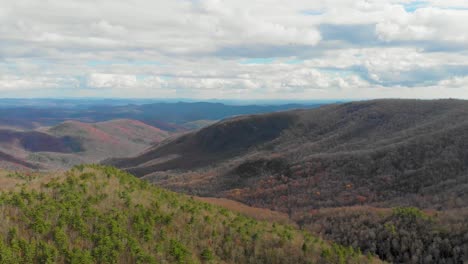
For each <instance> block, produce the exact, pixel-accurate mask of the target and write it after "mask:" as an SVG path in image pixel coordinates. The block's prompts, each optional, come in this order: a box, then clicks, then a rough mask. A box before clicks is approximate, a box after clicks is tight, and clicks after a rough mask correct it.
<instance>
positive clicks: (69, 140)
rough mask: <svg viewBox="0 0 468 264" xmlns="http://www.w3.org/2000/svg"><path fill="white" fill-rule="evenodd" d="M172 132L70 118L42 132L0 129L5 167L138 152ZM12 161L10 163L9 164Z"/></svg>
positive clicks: (62, 163) (129, 122) (74, 161)
mask: <svg viewBox="0 0 468 264" xmlns="http://www.w3.org/2000/svg"><path fill="white" fill-rule="evenodd" d="M168 136H169V132H166V131H163V130H161V129H159V128H156V127H152V126H149V125H147V124H144V123H142V122H140V121H136V120H124V119H118V120H112V121H106V122H100V123H83V122H78V121H67V122H64V123H62V124H59V125H57V126H55V127H52V128H42V129H40V130H39V131H16V130H0V151H2V152H4V153H5V155H8V156H9V158H8V157H7V156H5V155H3V156H1V157H0V160H2V161H3V162H4V163H5V164H4V165H5V166H3V168H15V167H16V168H18V169H23V168H26V169H27V168H35V169H37V168H42V169H50V168H63V167H70V166H73V165H76V164H82V163H91V162H99V161H101V160H103V159H107V158H110V157H126V156H132V155H135V154H136V153H138V152H141V151H143V150H144V149H146V148H148V147H149V146H151V145H153V144H155V143H157V142H160V141H162V140H163V139H165V138H166V137H168ZM7 162H8V164H7Z"/></svg>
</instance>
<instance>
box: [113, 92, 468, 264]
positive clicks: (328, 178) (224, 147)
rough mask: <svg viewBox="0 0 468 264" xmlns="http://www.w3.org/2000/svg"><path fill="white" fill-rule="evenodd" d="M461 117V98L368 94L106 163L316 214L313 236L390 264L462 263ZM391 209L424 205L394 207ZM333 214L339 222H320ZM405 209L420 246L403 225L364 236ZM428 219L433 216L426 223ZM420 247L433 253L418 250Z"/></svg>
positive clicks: (466, 170)
mask: <svg viewBox="0 0 468 264" xmlns="http://www.w3.org/2000/svg"><path fill="white" fill-rule="evenodd" d="M467 116H468V102H466V101H461V100H433V101H424V100H374V101H362V102H351V103H344V104H332V105H325V106H322V107H320V108H317V109H307V110H292V111H284V112H278V113H269V114H261V115H247V116H241V117H234V118H230V119H226V120H223V121H220V122H218V123H215V124H213V125H211V126H208V127H205V128H202V129H200V130H198V131H194V132H191V133H188V134H184V135H182V136H179V137H175V138H172V139H170V140H166V141H163V142H161V143H159V144H157V145H155V146H154V147H152V148H150V149H148V150H146V151H145V152H143V153H142V154H140V155H137V156H135V157H131V158H123V159H113V160H109V161H106V163H107V164H112V165H114V166H117V167H120V168H123V169H125V170H127V171H129V172H131V173H133V174H135V175H137V176H139V177H142V178H144V179H147V180H150V181H152V182H154V183H155V184H157V185H160V186H163V187H165V188H169V189H172V190H175V191H178V192H185V193H189V194H194V195H200V196H209V197H222V198H227V199H232V200H236V201H239V202H242V203H245V204H248V205H251V206H256V207H263V208H269V209H272V210H276V211H280V212H284V213H287V214H288V215H289V216H290V217H291V218H292V219H293V220H295V221H296V222H297V223H300V224H301V225H303V226H307V227H309V228H313V227H314V226H315V225H314V223H317V222H323V223H324V224H323V225H322V229H321V230H317V229H316V228H315V229H314V230H315V231H316V232H317V231H318V232H324V234H325V235H326V236H327V237H329V238H331V239H336V237H340V238H343V237H345V238H346V239H348V240H346V239H340V242H342V243H343V241H344V243H345V244H349V245H354V246H360V247H361V248H362V249H365V250H368V251H369V252H372V253H375V254H378V255H379V256H380V257H382V258H383V259H385V260H388V261H391V262H405V260H408V258H409V259H411V258H412V257H414V259H415V260H418V261H425V260H424V259H425V258H427V259H429V258H431V259H433V260H438V261H436V262H438V263H442V262H441V260H443V261H453V260H457V259H458V260H459V259H460V258H461V255H460V254H461V253H460V252H464V254H465V256H468V237H467V236H466V234H468V222H467V221H466V220H464V218H463V217H461V218H457V217H455V218H456V219H457V220H453V217H452V216H453V212H454V211H453V210H455V211H457V212H458V214H457V215H463V213H462V212H465V213H466V211H467V208H468V133H467V131H468V119H467ZM398 207H405V208H406V207H410V208H411V207H417V208H421V209H424V210H426V211H424V212H421V211H418V210H419V209H414V210H408V211H404V210H403V213H401V212H400V211H398V210H396V209H395V208H398ZM334 208H341V209H340V210H339V211H340V212H341V213H339V214H337V211H336V210H331V209H334ZM343 208H349V210H344V209H343ZM363 208H364V209H363ZM379 208H380V209H379ZM382 210H383V211H382ZM395 210H396V211H395ZM431 210H433V211H431ZM373 212H381V214H380V217H379V214H377V213H375V214H374V213H373ZM392 212H393V213H392ZM430 212H437V213H435V215H434V213H430ZM317 214H318V215H320V217H317ZM353 214H354V215H358V216H359V217H360V216H362V215H367V214H371V216H369V217H368V219H367V221H362V222H359V224H357V223H355V225H354V226H353V225H352V223H351V222H349V223H346V219H355V218H353V217H351V215H353ZM337 215H340V217H341V220H340V221H341V226H342V227H341V228H340V227H338V226H332V225H331V224H330V223H332V222H334V221H326V220H325V219H337ZM372 215H373V216H372ZM384 216H385V217H384ZM401 216H404V217H413V216H414V219H421V221H420V222H418V221H419V220H418V221H417V222H416V223H417V225H421V226H425V227H426V229H424V228H423V229H421V232H419V233H418V231H415V230H419V229H415V230H410V231H411V232H416V234H413V236H415V237H417V238H418V239H421V246H420V247H421V248H420V249H419V251H417V250H416V249H414V248H413V249H411V248H410V247H407V246H403V245H402V244H400V240H398V239H401V238H402V237H405V239H409V236H408V237H406V236H405V235H404V234H409V233H411V232H409V231H408V232H406V231H405V232H406V233H405V232H403V231H402V232H403V233H400V231H401V230H397V231H395V232H394V233H392V232H390V233H389V234H388V237H386V238H385V239H380V240H378V239H376V238H375V237H374V239H376V240H377V242H376V243H375V245H374V246H369V245H365V244H363V243H364V242H366V243H367V242H368V241H372V239H370V238H369V237H368V236H369V233H368V231H369V230H373V231H372V232H374V233H375V232H377V231H378V230H377V229H375V228H373V226H379V225H384V224H389V225H393V226H397V227H398V226H399V225H400V223H401V222H402V221H406V220H401V219H400V218H399V217H401ZM426 216H427V217H429V216H431V217H435V218H434V219H436V220H434V221H435V223H438V224H434V225H432V224H428V223H426V222H424V221H423V220H422V219H426ZM395 219H396V220H395ZM447 219H449V220H447ZM450 219H452V220H453V221H452V220H450ZM337 221H338V220H337ZM350 221H351V220H350ZM455 223H456V224H455ZM327 226H328V228H329V229H327V230H329V231H327V230H324V229H323V228H327ZM350 226H353V228H354V229H350V230H361V231H362V232H361V235H362V236H361V237H359V236H357V238H358V240H356V241H354V240H352V239H350V238H349V237H347V236H346V233H345V231H344V230H348V229H347V228H346V227H350ZM406 228H407V226H406ZM442 229H443V230H452V231H451V232H446V231H444V232H441V231H440V230H442ZM330 230H332V231H330ZM340 230H341V232H340ZM423 230H425V231H424V232H423ZM454 230H456V231H454ZM348 231H349V230H348ZM380 231H382V230H380ZM369 232H370V231H369ZM431 236H432V238H436V237H438V238H439V239H441V241H444V239H447V241H449V242H451V244H450V243H448V242H447V243H448V244H446V245H445V247H446V248H448V249H447V251H445V252H444V253H441V251H439V252H430V248H431V247H435V246H436V247H439V246H441V245H440V243H439V242H434V240H431V239H428V238H427V237H431ZM387 239H390V241H392V239H396V241H398V243H399V244H398V245H394V247H395V249H393V250H394V251H393V253H391V252H392V251H391V247H392V246H391V245H390V246H389V245H387V244H385V243H384V242H382V241H386V240H387ZM360 243H361V244H360ZM395 243H396V242H395ZM434 243H435V244H434ZM388 248H390V249H388ZM396 248H398V250H396ZM388 250H390V251H388ZM389 252H390V253H389ZM417 252H419V253H417ZM422 253H424V254H428V256H430V257H428V256H423V255H424V254H423V255H421V256H419V255H417V254H422ZM424 263H426V262H424ZM447 263H450V262H447Z"/></svg>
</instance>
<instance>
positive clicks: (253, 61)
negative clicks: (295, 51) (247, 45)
mask: <svg viewBox="0 0 468 264" xmlns="http://www.w3.org/2000/svg"><path fill="white" fill-rule="evenodd" d="M275 60H276V58H252V59H245V60H242V61H241V62H240V64H272V63H273V62H275Z"/></svg>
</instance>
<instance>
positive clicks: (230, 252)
mask: <svg viewBox="0 0 468 264" xmlns="http://www.w3.org/2000/svg"><path fill="white" fill-rule="evenodd" d="M0 182H1V183H2V184H1V185H0V210H1V214H2V216H3V219H4V221H2V223H1V224H0V262H1V263H379V261H378V260H376V259H373V258H371V257H363V256H362V255H360V254H359V253H358V252H356V251H354V250H352V249H350V248H345V247H341V246H338V245H336V244H329V243H326V242H324V241H322V240H321V239H319V238H317V237H314V236H312V235H310V234H308V233H306V232H304V231H299V230H297V229H294V228H293V227H291V226H284V225H280V224H272V223H267V222H257V221H255V220H253V219H251V218H247V217H244V216H242V215H240V214H237V213H233V212H231V211H228V210H226V209H223V208H221V207H217V206H212V205H209V204H207V203H203V202H199V201H196V200H194V199H193V198H191V197H188V196H184V195H180V194H175V193H172V192H169V191H166V190H162V189H159V188H156V187H153V186H151V185H150V184H148V183H147V182H145V181H141V180H138V179H137V178H135V177H133V176H131V175H129V174H126V173H124V172H122V171H119V170H117V169H114V168H111V167H102V166H95V165H90V166H78V167H75V168H73V169H72V170H70V171H68V172H65V173H55V174H54V173H48V174H44V173H29V174H18V173H6V172H1V173H0Z"/></svg>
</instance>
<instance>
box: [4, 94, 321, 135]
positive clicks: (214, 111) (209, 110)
mask: <svg viewBox="0 0 468 264" xmlns="http://www.w3.org/2000/svg"><path fill="white" fill-rule="evenodd" d="M317 106H319V104H318V103H315V104H310V105H300V104H284V105H225V104H222V103H205V102H198V103H186V102H177V103H152V104H123V105H113V104H104V103H99V101H98V102H96V103H94V104H93V103H89V102H86V101H83V102H82V104H78V103H77V102H75V103H74V104H71V105H69V106H68V105H63V104H57V105H54V104H51V105H46V106H37V105H32V106H16V105H11V106H8V105H7V106H4V107H0V128H1V127H4V128H19V129H34V128H37V127H40V126H55V125H58V124H60V123H62V122H65V121H69V120H75V121H80V122H87V123H93V122H103V121H109V120H115V119H132V120H138V121H142V122H144V123H146V124H148V125H152V126H155V127H158V128H161V129H163V130H167V131H184V130H187V129H186V128H185V127H184V124H185V123H189V124H188V126H190V125H193V123H192V124H190V123H191V122H194V121H199V120H219V119H223V118H227V117H231V116H236V115H245V114H256V113H268V112H275V111H282V110H288V109H296V108H314V107H317Z"/></svg>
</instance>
